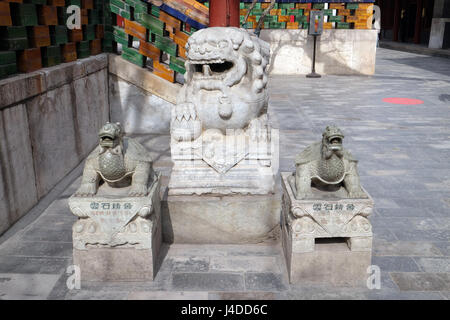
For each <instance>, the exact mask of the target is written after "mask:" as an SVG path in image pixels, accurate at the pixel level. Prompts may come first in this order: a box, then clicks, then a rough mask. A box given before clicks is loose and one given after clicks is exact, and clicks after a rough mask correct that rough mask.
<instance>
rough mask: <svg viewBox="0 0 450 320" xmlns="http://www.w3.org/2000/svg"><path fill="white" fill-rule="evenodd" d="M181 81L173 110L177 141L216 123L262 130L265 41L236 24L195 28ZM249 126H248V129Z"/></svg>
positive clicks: (264, 119) (267, 55)
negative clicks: (237, 26) (181, 85)
mask: <svg viewBox="0 0 450 320" xmlns="http://www.w3.org/2000/svg"><path fill="white" fill-rule="evenodd" d="M186 49H187V60H186V73H185V85H184V86H183V87H182V89H181V90H180V93H179V95H178V98H177V105H176V106H175V107H174V108H173V111H172V121H171V133H172V138H174V139H175V140H176V141H190V140H194V139H196V138H198V137H199V136H200V135H201V133H202V131H204V130H207V129H218V130H220V131H222V133H223V134H225V131H226V130H227V129H250V128H251V129H252V130H251V131H252V132H253V133H255V132H258V134H260V133H259V131H258V130H259V129H261V130H264V128H265V127H266V122H267V115H266V112H267V105H268V94H267V90H266V85H267V75H266V66H267V65H268V63H269V58H270V47H269V45H268V44H267V43H266V42H264V41H262V40H260V39H258V38H257V37H256V36H254V35H252V34H250V33H248V32H247V31H245V30H243V29H239V28H234V27H228V28H222V27H212V28H206V29H202V30H199V31H197V32H195V33H194V34H193V35H192V36H190V37H189V39H188V43H187V44H186ZM249 131H250V130H249Z"/></svg>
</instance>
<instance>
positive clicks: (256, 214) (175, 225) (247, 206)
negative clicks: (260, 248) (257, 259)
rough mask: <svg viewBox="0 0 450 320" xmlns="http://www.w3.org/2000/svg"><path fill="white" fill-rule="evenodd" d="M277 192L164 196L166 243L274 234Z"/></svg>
mask: <svg viewBox="0 0 450 320" xmlns="http://www.w3.org/2000/svg"><path fill="white" fill-rule="evenodd" d="M280 209H281V208H280V195H279V194H270V195H264V196H263V195H248V196H238V195H233V196H222V197H215V196H206V195H202V196H170V195H169V196H168V198H167V200H166V201H163V204H162V219H163V238H164V241H165V242H169V243H198V244H216V243H217V244H219V243H220V244H243V243H259V242H262V241H265V240H268V239H273V238H277V237H278V234H279V219H280Z"/></svg>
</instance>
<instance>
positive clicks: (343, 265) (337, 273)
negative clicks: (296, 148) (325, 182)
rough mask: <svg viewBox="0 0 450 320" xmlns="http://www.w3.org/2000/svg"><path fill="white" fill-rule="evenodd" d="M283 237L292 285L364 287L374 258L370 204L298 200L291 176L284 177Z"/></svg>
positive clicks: (366, 200)
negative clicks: (368, 217) (317, 284)
mask: <svg viewBox="0 0 450 320" xmlns="http://www.w3.org/2000/svg"><path fill="white" fill-rule="evenodd" d="M281 175H282V185H283V200H282V218H281V234H282V245H283V251H284V255H285V258H286V265H287V269H288V274H289V281H290V283H307V282H311V283H329V284H333V285H336V286H364V285H366V280H367V278H368V277H369V274H368V273H367V268H368V267H369V266H370V265H371V257H372V227H371V224H370V221H369V220H368V219H367V216H368V215H369V214H370V213H371V212H372V209H373V200H372V199H371V198H370V197H369V195H367V198H361V199H345V198H339V197H334V198H333V197H331V198H330V197H324V196H323V195H321V194H320V192H317V193H316V191H317V190H315V189H314V188H312V192H313V194H315V195H317V198H315V199H307V200H297V199H295V196H294V192H293V190H295V184H294V183H293V180H294V176H293V175H292V173H288V172H283V173H282V174H281Z"/></svg>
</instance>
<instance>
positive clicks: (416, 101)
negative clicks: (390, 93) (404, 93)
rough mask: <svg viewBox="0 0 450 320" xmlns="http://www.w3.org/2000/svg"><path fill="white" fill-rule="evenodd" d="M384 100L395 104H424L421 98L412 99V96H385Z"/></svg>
mask: <svg viewBox="0 0 450 320" xmlns="http://www.w3.org/2000/svg"><path fill="white" fill-rule="evenodd" d="M383 102H387V103H393V104H409V105H412V104H422V103H423V101H422V100H419V99H410V98H384V99H383Z"/></svg>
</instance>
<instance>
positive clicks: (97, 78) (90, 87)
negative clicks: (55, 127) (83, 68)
mask: <svg viewBox="0 0 450 320" xmlns="http://www.w3.org/2000/svg"><path fill="white" fill-rule="evenodd" d="M107 77H108V72H107V70H106V68H105V69H103V70H101V71H99V72H96V73H92V74H90V75H89V76H87V77H84V78H81V79H78V80H76V81H74V83H73V89H72V90H73V94H72V99H74V100H72V101H73V106H72V108H73V112H75V114H76V117H75V128H76V133H77V136H78V139H79V141H78V143H79V145H80V146H79V148H80V153H81V156H82V158H84V157H86V156H87V155H88V154H89V153H90V152H91V151H92V149H93V148H94V146H95V145H96V144H97V142H98V130H99V129H100V128H101V127H102V126H103V125H104V124H105V122H106V121H108V120H109V110H110V105H108V101H109V100H108V79H107Z"/></svg>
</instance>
